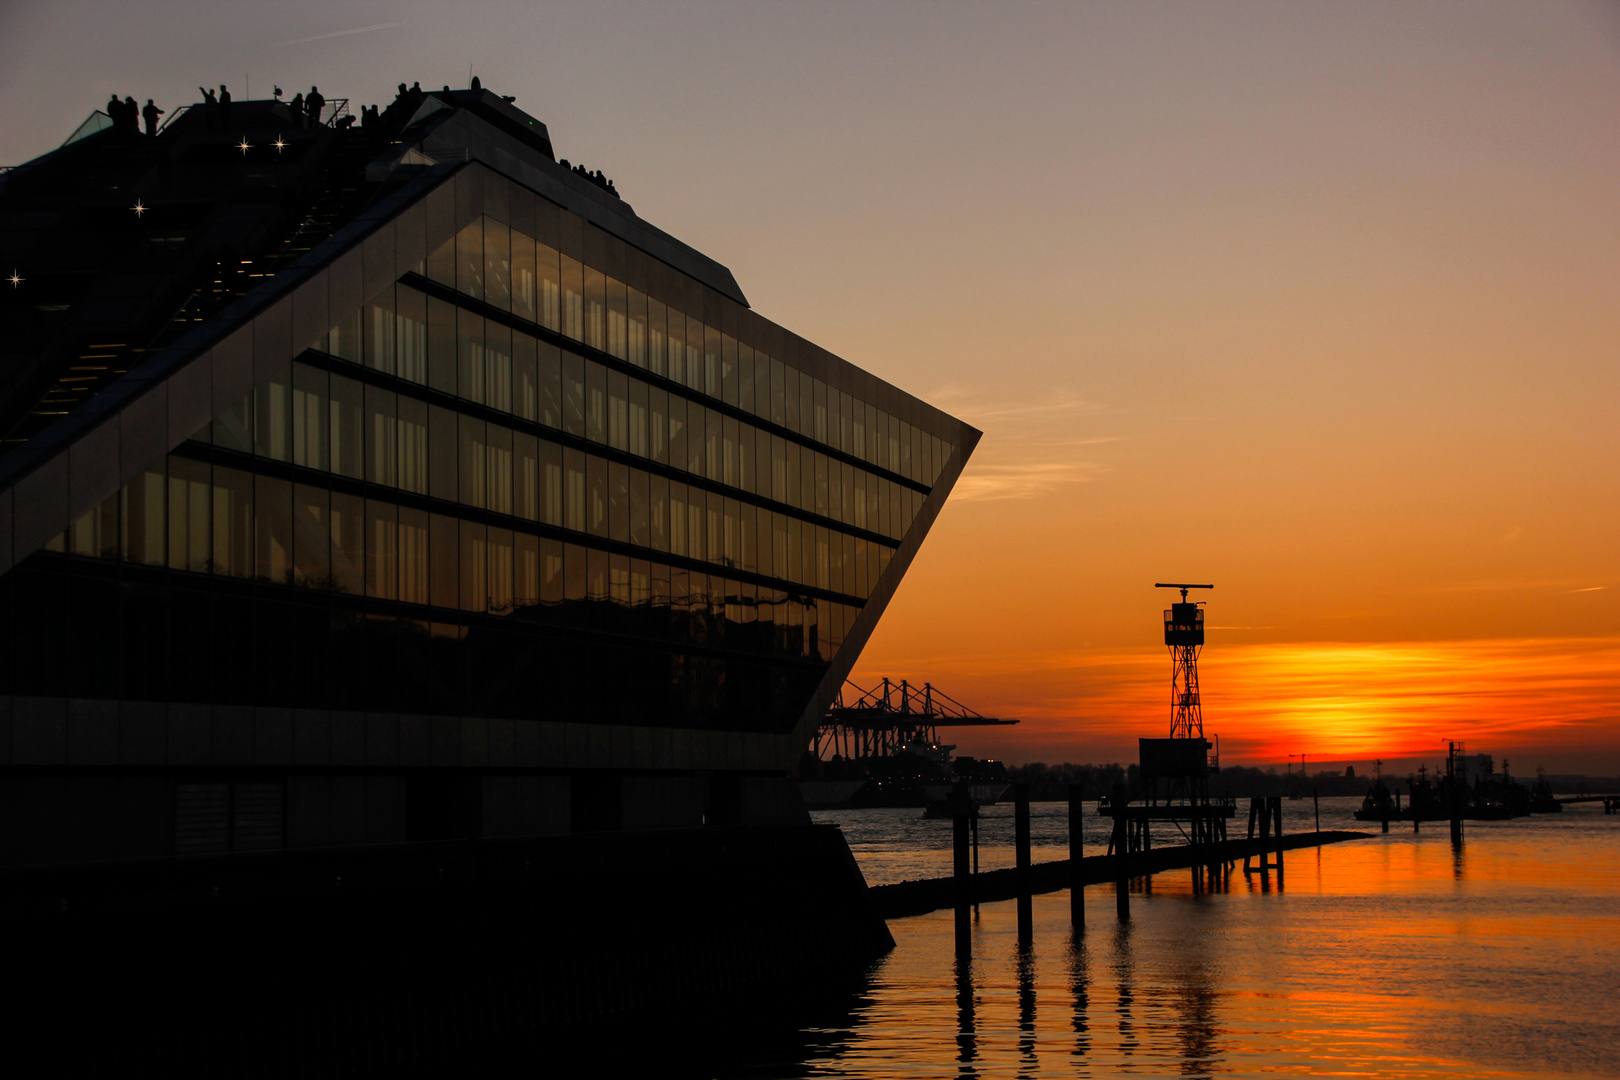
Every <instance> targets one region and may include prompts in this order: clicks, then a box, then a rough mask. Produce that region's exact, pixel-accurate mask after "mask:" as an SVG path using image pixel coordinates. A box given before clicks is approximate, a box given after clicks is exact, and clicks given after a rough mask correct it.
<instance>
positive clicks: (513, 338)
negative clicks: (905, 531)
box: [264, 286, 948, 537]
mask: <svg viewBox="0 0 1620 1080" xmlns="http://www.w3.org/2000/svg"><path fill="white" fill-rule="evenodd" d="M398 297H399V299H400V301H401V303H402V305H405V306H421V305H425V309H426V311H427V312H428V315H427V318H428V320H429V322H428V324H427V329H426V330H425V331H424V330H422V329H421V327H420V326H419V325H417V324H416V323H415V322H414V320H415V317H416V316H415V314H414V313H413V314H411V315H409V316H406V315H404V314H398V315H388V316H387V317H386V318H385V317H384V313H382V312H380V311H379V310H378V309H377V308H376V306H375V305H373V306H372V307H371V308H370V309H369V310H370V311H371V313H372V314H373V315H374V316H376V317H377V319H378V320H379V321H382V322H384V323H390V322H391V323H393V324H395V325H396V326H397V328H398V335H397V340H406V339H407V338H408V339H410V340H413V341H426V342H429V343H430V345H429V346H428V347H427V348H426V349H425V351H423V352H422V355H420V356H416V357H415V358H414V359H412V360H411V361H410V363H409V364H406V363H403V362H402V363H400V364H399V365H398V366H397V367H396V368H395V369H392V370H393V371H394V373H397V374H399V375H400V376H401V377H402V378H404V379H406V380H407V381H410V382H416V383H420V384H422V385H425V386H428V387H431V388H433V389H435V390H442V391H444V392H445V393H448V394H454V395H457V396H459V397H461V398H463V399H465V400H467V401H472V402H474V403H476V404H480V405H486V406H488V407H490V408H493V409H496V410H497V411H500V412H507V413H512V414H513V415H515V416H517V417H519V418H521V419H524V420H528V421H531V422H533V423H537V424H540V425H542V426H544V427H549V428H554V429H556V430H558V431H563V432H566V433H568V434H571V435H577V436H579V437H580V438H583V439H589V440H590V441H592V442H597V443H602V444H604V445H607V446H611V447H613V448H614V449H616V450H622V451H624V452H626V453H630V454H635V455H637V456H640V457H645V458H648V459H649V460H652V461H656V462H660V463H664V464H668V465H670V466H672V467H674V468H677V469H683V470H686V471H688V472H692V473H695V474H697V475H699V476H706V477H708V478H709V479H711V480H715V481H718V482H721V483H725V484H729V485H731V486H733V487H740V488H743V489H744V490H745V491H749V492H751V493H754V494H759V495H763V496H766V497H770V498H774V499H776V500H778V501H785V502H788V503H789V504H790V505H794V506H800V507H803V508H804V509H806V510H811V511H813V512H816V513H820V514H823V515H825V516H831V517H834V518H836V519H838V520H840V521H843V522H845V523H846V524H850V525H854V524H856V522H855V521H854V520H853V514H854V510H855V508H854V506H853V505H852V504H851V505H849V506H848V507H847V508H845V507H844V506H843V505H842V504H839V503H836V502H833V503H831V504H830V505H829V503H828V501H827V500H824V499H822V500H818V499H816V498H815V497H814V495H815V489H813V488H808V487H802V486H801V485H799V484H798V483H796V482H794V481H793V480H792V479H791V478H790V477H787V476H786V475H785V474H786V472H787V467H786V466H785V465H784V467H783V468H782V470H781V472H780V473H779V472H775V471H772V467H771V463H773V462H784V463H790V462H792V461H793V459H795V458H798V459H801V460H803V461H805V462H806V463H807V464H806V467H807V468H811V469H814V470H817V471H821V472H826V473H829V474H831V473H835V472H836V473H847V474H849V475H850V476H851V477H852V478H853V477H859V478H860V483H862V484H863V485H865V486H868V487H875V486H878V485H892V486H893V487H897V488H902V489H903V490H906V491H911V489H909V488H904V487H903V485H898V484H894V483H893V481H890V480H887V479H885V478H883V477H879V476H875V475H872V474H870V473H868V472H866V471H865V470H863V469H860V468H858V467H856V466H853V465H851V464H850V463H848V462H846V461H841V460H837V459H834V458H832V457H829V456H828V455H827V454H824V453H822V452H820V451H818V450H814V449H812V448H810V447H807V446H804V445H801V444H799V443H797V442H795V441H793V440H791V439H784V438H782V437H781V436H778V435H772V434H770V433H768V432H766V431H764V430H761V429H759V428H756V427H755V426H753V425H751V424H749V423H747V422H746V421H739V420H737V419H736V418H735V417H733V416H728V415H723V414H721V413H720V412H718V411H716V410H714V409H711V408H707V407H705V406H703V405H701V404H699V403H698V402H696V401H689V400H688V399H686V398H684V397H682V396H681V395H679V394H672V393H669V392H668V391H667V390H664V389H662V388H660V387H656V386H651V385H649V384H647V383H644V382H642V381H640V380H639V379H635V378H632V377H630V376H627V375H626V374H625V373H624V372H621V371H616V370H610V369H609V368H607V367H605V366H603V365H601V364H597V363H595V362H593V361H590V360H587V359H585V358H584V357H581V356H577V355H575V354H573V353H571V352H566V351H563V350H560V349H558V348H557V347H556V346H554V345H551V344H548V343H546V342H542V341H537V340H536V339H534V338H532V337H530V336H528V335H527V334H522V333H513V332H512V331H511V330H510V329H509V328H508V327H505V326H502V325H500V324H497V323H495V322H494V321H493V320H486V319H484V318H483V317H482V316H479V315H475V314H473V313H471V312H468V311H466V310H463V309H458V308H456V307H455V306H454V305H452V304H449V303H446V302H443V301H440V300H438V299H437V298H430V297H425V296H423V294H421V293H419V292H417V291H415V290H413V289H409V288H407V287H405V286H399V287H398ZM340 333H341V327H340V328H339V330H338V331H334V332H333V335H334V337H337V336H338V335H339V334H340ZM371 337H374V335H372V336H371ZM329 344H330V345H331V346H332V348H333V355H336V356H339V357H341V358H343V359H350V360H358V359H359V357H360V356H361V355H366V354H365V352H364V350H361V349H358V348H355V349H348V348H344V347H343V345H342V342H340V341H334V342H330V343H329ZM412 350H413V352H414V351H416V347H415V346H412ZM368 359H374V358H370V357H368ZM370 366H372V367H375V368H378V369H379V370H389V369H385V368H384V367H383V365H381V364H377V363H371V365H370ZM907 427H908V428H909V425H907ZM907 437H908V438H909V439H910V440H911V442H912V443H913V444H914V446H915V450H916V453H917V454H919V455H921V456H922V457H924V458H925V459H926V460H928V461H930V462H933V461H934V460H935V455H936V454H937V455H943V454H945V453H947V452H948V448H946V447H945V445H944V444H943V443H942V442H940V440H938V439H936V438H934V437H933V436H930V435H925V434H924V433H923V432H922V431H921V430H920V429H910V432H909V435H908V436H907ZM264 441H265V443H266V446H267V449H268V448H269V447H271V446H273V445H274V440H272V439H266V440H264ZM928 468H929V471H930V472H936V473H937V471H938V469H937V466H936V465H935V464H930V465H929V466H928ZM913 494H917V493H916V492H913ZM834 499H836V496H834ZM918 501H919V502H920V500H918ZM861 527H863V528H864V527H866V526H861ZM875 531H881V530H875ZM894 535H896V536H897V537H898V534H894Z"/></svg>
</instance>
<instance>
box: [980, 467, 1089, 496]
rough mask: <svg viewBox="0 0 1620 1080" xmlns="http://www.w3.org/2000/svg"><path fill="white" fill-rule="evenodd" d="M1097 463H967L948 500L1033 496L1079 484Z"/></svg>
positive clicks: (1086, 479)
mask: <svg viewBox="0 0 1620 1080" xmlns="http://www.w3.org/2000/svg"><path fill="white" fill-rule="evenodd" d="M1101 471H1102V468H1101V466H1098V465H1093V464H1090V463H1087V462H1075V463H1064V462H1032V463H1030V464H1028V465H1013V464H1008V465H994V464H984V465H979V464H971V463H970V464H969V466H968V471H967V472H966V473H964V474H963V476H962V478H961V479H960V480H958V481H957V482H956V489H955V490H954V491H952V492H951V501H952V502H988V501H990V500H992V499H1034V498H1038V497H1040V496H1042V495H1049V494H1051V493H1052V492H1054V491H1056V490H1057V489H1058V488H1060V487H1063V486H1064V485H1065V484H1083V483H1087V482H1089V481H1090V480H1092V479H1093V478H1095V477H1096V475H1097V474H1098V473H1100V472H1101Z"/></svg>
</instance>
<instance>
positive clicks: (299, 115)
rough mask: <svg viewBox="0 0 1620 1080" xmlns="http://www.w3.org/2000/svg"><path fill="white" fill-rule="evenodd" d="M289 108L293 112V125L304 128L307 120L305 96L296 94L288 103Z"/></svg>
mask: <svg viewBox="0 0 1620 1080" xmlns="http://www.w3.org/2000/svg"><path fill="white" fill-rule="evenodd" d="M287 108H289V109H291V110H292V115H293V123H295V124H297V125H298V126H299V127H303V126H304V120H305V116H304V95H303V94H294V95H293V99H292V100H291V101H290V102H288V103H287Z"/></svg>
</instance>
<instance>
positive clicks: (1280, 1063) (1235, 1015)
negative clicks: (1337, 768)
mask: <svg viewBox="0 0 1620 1080" xmlns="http://www.w3.org/2000/svg"><path fill="white" fill-rule="evenodd" d="M1349 802H1350V800H1334V803H1333V806H1332V807H1331V809H1332V811H1333V815H1334V817H1335V819H1337V818H1338V817H1339V816H1342V815H1345V814H1347V813H1348V809H1347V807H1348V805H1349ZM1340 803H1344V804H1345V805H1344V806H1340V805H1339V804H1340ZM1334 824H1335V825H1337V824H1339V822H1338V821H1337V820H1335V822H1334ZM1616 840H1620V819H1617V818H1615V817H1605V816H1604V815H1603V814H1602V813H1601V812H1600V811H1598V810H1595V809H1593V808H1589V807H1588V808H1580V809H1577V810H1571V811H1569V812H1567V813H1566V814H1563V815H1558V816H1549V817H1537V818H1531V819H1521V820H1519V821H1512V822H1502V823H1489V824H1484V823H1474V824H1470V825H1469V826H1468V827H1467V829H1466V831H1465V834H1464V841H1463V844H1462V846H1461V848H1460V849H1456V848H1453V846H1452V845H1451V843H1450V840H1449V836H1448V834H1447V830H1445V829H1444V828H1440V829H1433V828H1431V829H1430V830H1429V831H1427V832H1423V833H1419V834H1417V835H1413V834H1411V833H1410V832H1401V831H1397V832H1392V833H1390V834H1388V835H1387V836H1386V835H1372V836H1370V837H1368V838H1367V839H1363V840H1358V841H1352V842H1349V843H1343V844H1336V845H1333V846H1331V847H1327V848H1320V849H1296V850H1293V851H1290V852H1288V853H1287V854H1286V856H1285V869H1284V871H1283V873H1282V874H1280V875H1279V874H1276V873H1272V874H1269V875H1266V876H1265V877H1261V876H1260V875H1258V874H1256V875H1248V876H1246V875H1244V874H1243V873H1242V870H1241V867H1239V868H1238V869H1236V870H1235V872H1233V873H1231V874H1230V875H1224V876H1223V877H1221V878H1220V879H1219V880H1218V881H1217V883H1216V885H1215V887H1214V888H1213V889H1210V888H1209V883H1208V882H1207V881H1206V882H1205V883H1204V886H1203V887H1202V888H1195V887H1194V885H1193V878H1192V874H1191V872H1190V871H1169V872H1166V873H1163V874H1159V875H1157V876H1155V877H1153V878H1150V879H1138V880H1136V881H1134V882H1133V883H1132V890H1131V919H1130V921H1129V922H1128V923H1123V924H1122V923H1120V922H1119V921H1118V920H1117V919H1116V918H1115V916H1114V896H1113V890H1112V887H1111V886H1106V885H1104V886H1093V887H1091V888H1088V889H1087V891H1086V892H1087V895H1086V906H1087V913H1088V924H1087V927H1086V930H1085V932H1084V933H1083V934H1082V935H1079V936H1078V937H1076V936H1075V935H1073V934H1072V933H1071V931H1070V928H1069V926H1068V896H1067V894H1066V893H1062V892H1059V893H1052V894H1047V895H1044V896H1037V897H1036V898H1035V917H1036V926H1035V935H1034V938H1033V941H1032V942H1031V943H1030V945H1029V946H1028V947H1027V948H1026V947H1021V946H1020V944H1019V942H1018V939H1017V935H1016V919H1015V915H1014V905H1013V904H1011V903H998V904H986V905H983V907H982V908H981V909H980V914H979V917H978V919H977V921H976V922H975V925H974V935H973V942H974V955H973V958H972V960H971V961H970V962H969V963H968V964H967V965H966V966H965V967H961V966H958V965H957V964H956V962H955V961H954V960H953V958H952V918H953V916H952V914H951V913H950V912H938V913H935V914H933V915H928V916H922V917H918V918H910V919H897V920H893V921H892V922H891V929H892V930H893V932H894V935H895V938H896V942H897V947H896V949H895V951H894V952H893V953H892V954H891V955H890V956H889V957H888V958H887V959H886V960H884V961H883V962H882V963H881V964H880V965H879V967H878V968H877V970H876V972H875V974H874V976H873V979H872V980H871V982H870V984H869V985H868V986H867V987H866V988H865V989H864V990H863V1002H864V1004H863V1005H862V1006H861V1007H860V1008H859V1009H857V1010H856V1012H857V1015H856V1018H855V1022H854V1023H853V1024H852V1026H851V1027H850V1028H849V1029H848V1030H845V1031H841V1032H839V1033H838V1038H837V1040H836V1043H837V1046H836V1048H835V1049H833V1051H832V1052H831V1053H830V1054H829V1055H828V1058H827V1059H825V1060H818V1061H817V1062H816V1063H815V1069H814V1074H815V1075H832V1076H863V1077H865V1076H871V1077H902V1076H908V1077H909V1076H941V1075H946V1074H949V1073H956V1074H958V1075H971V1076H979V1077H990V1076H1030V1077H1037V1076H1039V1077H1046V1076H1053V1077H1056V1076H1099V1077H1100V1076H1113V1075H1122V1074H1131V1075H1144V1076H1190V1077H1215V1076H1261V1075H1264V1076H1323V1075H1328V1076H1356V1077H1404V1078H1432V1077H1455V1076H1470V1077H1524V1076H1613V1075H1620V1015H1617V1014H1616V1012H1615V1010H1614V1009H1613V1008H1612V1007H1611V1006H1610V1005H1609V1001H1610V999H1609V997H1608V993H1609V989H1610V988H1611V987H1612V986H1613V985H1615V984H1616V983H1617V982H1620V899H1617V898H1620V869H1617V868H1616V863H1615V860H1614V859H1613V858H1612V853H1613V850H1614V844H1615V842H1616Z"/></svg>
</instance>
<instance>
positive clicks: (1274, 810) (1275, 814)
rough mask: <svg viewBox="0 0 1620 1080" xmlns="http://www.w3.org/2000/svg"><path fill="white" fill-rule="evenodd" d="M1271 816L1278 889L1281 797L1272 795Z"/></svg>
mask: <svg viewBox="0 0 1620 1080" xmlns="http://www.w3.org/2000/svg"><path fill="white" fill-rule="evenodd" d="M1271 815H1272V823H1273V825H1274V826H1275V828H1274V830H1273V831H1274V833H1275V838H1276V841H1277V878H1278V883H1279V888H1280V887H1281V880H1282V872H1283V832H1282V796H1280V795H1273V796H1272V797H1271Z"/></svg>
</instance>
